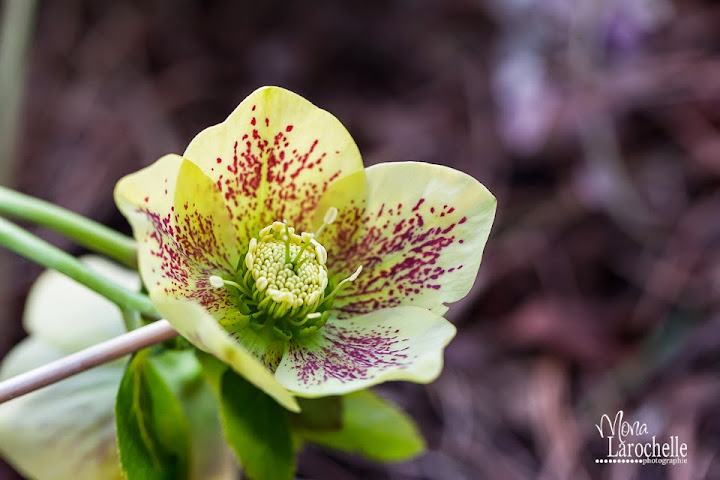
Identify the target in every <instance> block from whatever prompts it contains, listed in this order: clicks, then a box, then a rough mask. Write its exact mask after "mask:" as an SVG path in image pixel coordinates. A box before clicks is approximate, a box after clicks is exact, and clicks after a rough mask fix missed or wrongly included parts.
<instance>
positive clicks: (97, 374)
mask: <svg viewBox="0 0 720 480" xmlns="http://www.w3.org/2000/svg"><path fill="white" fill-rule="evenodd" d="M66 354H67V352H65V351H63V350H61V349H59V348H57V347H55V346H53V345H51V344H50V343H48V342H47V341H45V340H42V339H39V338H34V337H31V338H28V339H26V340H24V341H23V342H21V343H20V344H19V345H18V346H16V347H15V348H14V349H13V350H12V351H11V352H10V354H8V356H7V357H6V358H5V360H4V362H3V366H2V371H1V372H0V378H2V379H5V378H9V377H11V376H14V375H16V374H19V373H21V372H23V371H27V370H29V369H31V368H33V367H37V366H40V365H42V364H43V363H45V362H48V361H51V360H57V359H59V358H61V357H63V356H65V355H66ZM123 370H124V366H123V363H122V362H113V363H109V364H105V365H102V366H99V367H96V368H94V369H92V370H88V371H86V372H83V373H80V374H78V375H75V376H72V377H70V378H68V379H66V380H63V381H61V382H58V383H55V384H53V385H50V386H48V387H45V388H43V389H41V390H38V391H35V392H32V393H29V394H27V395H24V396H22V397H19V398H16V399H14V400H11V401H9V402H7V403H4V404H2V405H0V452H2V455H3V456H4V457H5V458H6V459H7V460H8V461H9V462H10V463H11V464H12V465H13V466H14V467H15V468H16V469H18V470H19V471H20V472H22V473H23V474H24V475H25V476H27V477H28V478H53V479H58V480H95V479H97V478H103V479H121V478H123V475H122V473H121V472H120V464H119V461H118V458H117V446H116V443H115V415H114V413H113V407H114V405H115V394H116V392H117V389H118V385H119V384H120V379H121V378H122V375H123Z"/></svg>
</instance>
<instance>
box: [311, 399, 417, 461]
mask: <svg viewBox="0 0 720 480" xmlns="http://www.w3.org/2000/svg"><path fill="white" fill-rule="evenodd" d="M342 404H343V409H342V423H343V424H342V429H340V430H338V431H335V432H320V431H312V430H300V431H299V433H300V434H301V435H302V436H303V437H304V438H305V439H306V440H308V441H310V442H312V443H316V444H318V445H323V446H325V447H330V448H334V449H336V450H342V451H345V452H350V453H358V454H361V455H364V456H366V457H368V458H370V459H372V460H376V461H379V462H398V461H403V460H409V459H410V458H412V457H415V456H417V455H419V454H421V453H423V452H424V451H425V441H424V440H423V438H422V436H421V434H420V432H419V431H418V429H417V427H416V426H415V424H414V422H413V421H412V419H411V418H410V417H409V416H408V415H406V414H405V413H404V412H403V411H401V410H400V409H398V408H397V407H396V406H394V405H392V404H391V403H388V402H387V401H385V400H383V399H382V398H380V397H379V396H377V395H375V394H374V393H372V392H371V391H369V390H362V391H358V392H354V393H350V394H348V395H344V396H343V397H342Z"/></svg>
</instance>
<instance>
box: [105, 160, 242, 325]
mask: <svg viewBox="0 0 720 480" xmlns="http://www.w3.org/2000/svg"><path fill="white" fill-rule="evenodd" d="M115 200H116V203H117V204H118V207H119V208H120V210H121V211H122V212H123V214H124V215H125V216H126V217H127V219H128V221H129V222H130V224H131V225H132V227H133V233H134V236H135V239H136V240H137V242H138V256H139V262H138V263H139V266H140V274H141V276H142V278H143V281H144V283H145V286H146V287H147V289H148V291H149V292H150V294H151V296H152V293H153V292H156V291H161V292H163V293H164V294H165V295H172V296H174V297H176V298H185V299H191V300H194V301H196V302H197V303H199V304H200V305H202V306H203V307H205V308H206V309H207V310H208V311H209V312H211V313H212V314H214V315H215V317H216V319H218V320H222V319H224V318H225V316H226V315H227V314H228V313H230V312H235V311H236V308H234V307H235V303H234V301H233V299H232V297H231V295H230V294H229V293H228V292H227V290H226V289H215V288H213V287H212V286H211V285H210V284H209V282H208V278H209V277H210V276H211V275H221V276H225V277H228V276H232V275H233V274H234V272H235V267H236V265H237V262H238V260H239V258H240V253H239V251H238V247H237V243H236V242H235V230H234V228H233V225H232V223H231V222H230V218H229V216H228V213H227V210H226V208H225V206H224V203H223V199H222V197H221V196H220V192H219V191H218V189H217V187H216V186H215V184H214V183H213V182H212V180H210V179H209V178H208V177H207V176H206V175H205V174H203V173H202V171H201V170H200V169H199V168H198V167H197V166H196V165H194V164H193V163H192V162H189V161H187V160H184V159H183V158H182V157H179V156H177V155H167V156H165V157H163V158H161V159H160V160H158V161H157V162H155V163H154V164H153V165H151V166H149V167H147V168H145V169H143V170H140V171H139V172H136V173H134V174H131V175H128V176H126V177H124V178H123V179H121V180H120V182H118V185H117V187H116V189H115ZM228 321H232V319H229V320H228Z"/></svg>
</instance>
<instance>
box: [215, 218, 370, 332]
mask: <svg viewBox="0 0 720 480" xmlns="http://www.w3.org/2000/svg"><path fill="white" fill-rule="evenodd" d="M336 216H337V209H334V208H331V209H330V210H328V213H327V214H326V215H325V222H324V223H323V225H322V226H321V227H320V229H318V231H317V232H316V233H315V234H312V233H306V232H302V233H300V234H297V233H295V229H294V228H293V227H290V226H288V225H287V222H274V223H272V224H271V225H268V226H267V227H265V228H263V229H262V230H260V232H259V233H258V235H257V237H256V238H252V239H251V240H250V242H249V244H248V249H247V253H246V254H245V256H244V259H243V260H241V262H240V264H239V265H238V269H237V272H236V274H235V278H234V281H233V280H226V279H222V278H220V277H218V276H212V277H210V279H209V281H210V284H211V285H212V286H213V287H217V288H222V287H231V290H232V291H234V292H236V293H237V295H236V298H237V303H238V310H239V311H240V313H241V314H242V315H243V316H244V317H245V318H246V319H247V321H248V324H249V326H250V327H252V328H254V329H255V330H261V329H265V328H267V329H271V330H272V332H273V334H274V335H275V336H276V337H278V338H280V339H283V340H289V339H290V338H292V337H303V336H308V335H310V334H312V333H314V332H317V331H318V330H319V329H320V328H321V327H322V326H323V325H324V324H325V322H327V318H328V315H329V309H330V307H331V306H332V301H333V297H334V296H335V294H336V293H337V292H338V290H339V289H340V287H341V286H342V285H343V284H345V283H346V282H349V281H352V280H354V279H355V278H357V276H358V275H359V274H360V271H361V270H362V267H359V268H358V270H357V271H356V272H355V273H354V274H353V275H351V276H350V277H348V278H346V279H345V280H343V281H341V282H339V283H338V284H337V285H333V284H332V283H333V282H332V280H331V279H330V277H329V276H328V270H327V267H326V262H327V251H326V250H325V247H323V246H322V245H321V244H320V243H319V242H318V241H317V240H316V239H315V237H316V236H317V235H318V234H319V233H320V232H321V231H322V229H323V228H324V227H325V226H326V225H328V224H330V223H332V222H333V221H334V220H335V217H336Z"/></svg>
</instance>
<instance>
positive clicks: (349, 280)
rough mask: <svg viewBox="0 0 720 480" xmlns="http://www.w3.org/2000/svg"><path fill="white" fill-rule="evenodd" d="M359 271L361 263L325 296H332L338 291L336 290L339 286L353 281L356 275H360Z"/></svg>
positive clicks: (360, 270)
mask: <svg viewBox="0 0 720 480" xmlns="http://www.w3.org/2000/svg"><path fill="white" fill-rule="evenodd" d="M360 272H362V265H360V266H359V267H358V268H357V270H355V273H353V274H352V275H350V276H349V277H348V278H346V279H345V280H343V281H341V282H340V283H338V284H337V286H336V287H335V289H334V290H333V291H332V292H331V293H330V295H328V296H327V297H326V298H332V297H333V296H335V294H336V293H337V292H338V290H340V287H342V286H343V285H344V284H346V283H347V282H352V281H354V280H355V279H356V278H357V277H358V275H360Z"/></svg>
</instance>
